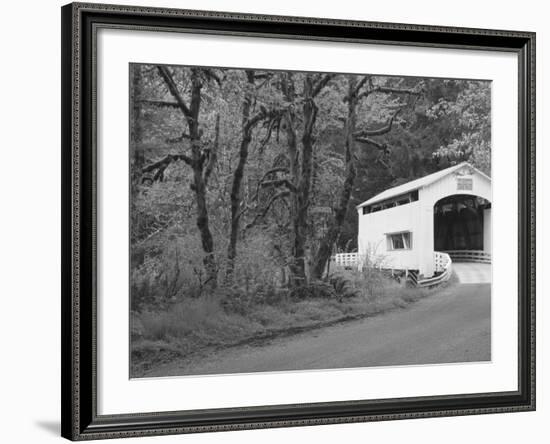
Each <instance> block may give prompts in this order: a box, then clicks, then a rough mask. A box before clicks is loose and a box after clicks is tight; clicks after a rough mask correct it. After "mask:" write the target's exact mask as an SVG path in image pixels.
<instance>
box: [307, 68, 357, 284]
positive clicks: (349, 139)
mask: <svg viewBox="0 0 550 444" xmlns="http://www.w3.org/2000/svg"><path fill="white" fill-rule="evenodd" d="M348 86H349V87H348V96H347V97H348V116H347V119H346V124H345V127H344V138H345V150H346V152H345V162H346V173H345V179H344V185H343V187H342V191H341V193H340V198H339V201H338V206H337V207H336V209H335V211H334V216H333V218H332V221H331V223H330V226H329V229H328V230H327V232H326V234H325V236H324V237H323V239H322V240H321V244H320V245H319V249H318V250H317V254H316V256H315V260H314V265H313V273H312V274H313V276H314V277H315V278H317V279H321V278H322V277H323V273H324V271H325V268H326V266H327V263H328V261H329V259H330V256H331V255H332V248H333V245H334V244H335V243H336V239H337V238H338V235H339V234H340V231H341V230H342V225H343V223H344V220H345V218H346V213H347V209H348V204H349V201H350V198H351V193H352V191H353V184H354V182H355V178H356V176H357V170H356V167H355V158H354V156H355V146H354V133H355V127H356V123H357V115H356V106H357V101H358V97H357V96H358V94H357V81H356V79H355V76H349V78H348Z"/></svg>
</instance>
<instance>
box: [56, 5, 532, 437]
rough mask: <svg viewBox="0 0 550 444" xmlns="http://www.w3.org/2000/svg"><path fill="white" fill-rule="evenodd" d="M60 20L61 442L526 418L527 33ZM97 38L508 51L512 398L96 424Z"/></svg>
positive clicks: (211, 18)
mask: <svg viewBox="0 0 550 444" xmlns="http://www.w3.org/2000/svg"><path fill="white" fill-rule="evenodd" d="M61 14H62V33H61V47H62V61H61V71H62V78H61V85H62V88H61V89H62V97H61V102H62V127H61V135H62V193H61V197H62V247H61V248H62V277H61V279H62V330H61V337H62V412H61V413H62V436H64V437H65V438H68V439H71V440H84V439H100V438H119V437H133V436H146V435H161V434H176V433H192V432H208V431H222V430H236V429H253V428H268V427H286V426H302V425H316V424H332V423H347V422H361V421H379V420H390V419H405V418H424V417H435V416H452V415H472V414H484V413H500V412H516V411H527V410H534V409H535V33H531V32H517V31H501V30H486V29H466V28H449V27H439V26H424V25H409V24H395V23H375V22H358V21H347V20H346V21H344V20H332V19H319V18H304V17H281V16H264V15H251V14H234V13H223V12H207V11H190V10H176V9H161V8H144V7H131V6H116V5H102V4H84V3H83V4H80V3H72V4H69V5H66V6H64V7H63V8H62V10H61ZM98 27H118V28H120V27H124V28H126V29H130V30H131V29H137V28H141V29H143V28H147V29H148V30H164V31H166V30H169V31H174V32H200V33H215V34H219V35H229V34H230V35H242V36H262V37H273V38H281V37H285V38H294V39H313V40H320V41H340V42H355V43H357V42H360V43H377V44H393V45H406V46H409V45H410V46H424V47H435V48H461V49H474V50H475V49H479V50H489V51H510V52H514V53H515V54H517V57H518V66H519V75H518V79H519V102H518V103H519V140H518V159H519V172H518V173H519V184H518V189H519V207H518V214H519V232H518V242H519V269H518V276H519V287H518V295H519V297H518V300H519V311H518V313H519V322H518V325H519V329H518V344H519V348H518V359H519V361H518V362H519V371H518V375H519V381H518V390H517V391H513V392H496V393H472V394H466V395H452V396H427V397H415V398H400V399H398V398H395V399H389V400H365V401H341V402H326V403H312V404H298V405H275V406H259V407H242V408H230V409H229V408H224V409H209V410H195V411H172V412H151V413H144V414H121V415H109V416H100V415H98V414H97V408H96V406H97V390H96V388H97V385H96V384H97V381H96V371H95V352H96V305H95V304H96V299H95V291H96V243H95V229H96V219H95V218H96V182H95V181H96V174H97V165H96V163H95V153H96V151H95V112H96V111H95V103H96V102H95V91H94V87H93V83H94V82H93V76H94V71H93V69H94V63H95V61H94V60H95V42H94V39H95V35H96V34H95V31H96V29H97V28H98Z"/></svg>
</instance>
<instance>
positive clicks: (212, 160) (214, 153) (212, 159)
mask: <svg viewBox="0 0 550 444" xmlns="http://www.w3.org/2000/svg"><path fill="white" fill-rule="evenodd" d="M219 145H220V115H219V114H218V115H217V116H216V129H215V135H214V144H213V145H212V149H211V150H210V152H209V158H208V163H207V164H206V168H205V169H204V184H205V185H208V179H210V176H211V175H212V171H213V170H214V166H215V165H216V161H217V160H218V149H219Z"/></svg>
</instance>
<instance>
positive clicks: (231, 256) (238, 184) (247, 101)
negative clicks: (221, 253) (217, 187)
mask: <svg viewBox="0 0 550 444" xmlns="http://www.w3.org/2000/svg"><path fill="white" fill-rule="evenodd" d="M246 77H247V82H248V86H253V85H254V71H246ZM252 94H253V93H252V88H248V89H247V90H246V92H245V97H244V102H243V111H242V139H241V145H240V149H239V161H238V163H237V167H236V168H235V171H234V173H233V184H232V186H231V230H230V233H229V245H228V246H227V265H226V270H225V279H226V282H227V283H231V282H232V281H233V273H234V271H235V258H236V257H237V238H238V236H239V222H240V206H241V188H242V181H243V175H244V168H245V165H246V162H247V159H248V148H249V146H250V142H251V140H252V126H251V125H249V121H250V120H249V119H250V108H251V106H252V99H253V97H252Z"/></svg>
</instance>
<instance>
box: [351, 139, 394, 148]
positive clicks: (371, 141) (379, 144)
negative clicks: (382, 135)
mask: <svg viewBox="0 0 550 444" xmlns="http://www.w3.org/2000/svg"><path fill="white" fill-rule="evenodd" d="M355 140H356V141H357V142H361V143H368V144H369V145H372V146H374V147H376V148H378V149H379V150H386V149H387V148H388V146H387V145H386V144H385V143H380V142H377V141H376V140H374V139H369V138H368V137H355Z"/></svg>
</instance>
